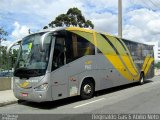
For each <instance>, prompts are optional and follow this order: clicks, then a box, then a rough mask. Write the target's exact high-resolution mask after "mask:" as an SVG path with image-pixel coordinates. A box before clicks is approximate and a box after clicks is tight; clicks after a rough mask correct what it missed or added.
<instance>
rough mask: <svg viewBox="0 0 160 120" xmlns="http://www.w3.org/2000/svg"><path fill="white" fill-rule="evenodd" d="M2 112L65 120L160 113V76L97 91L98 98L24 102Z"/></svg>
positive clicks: (0, 108)
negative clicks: (53, 115)
mask: <svg viewBox="0 0 160 120" xmlns="http://www.w3.org/2000/svg"><path fill="white" fill-rule="evenodd" d="M0 113H2V114H4V113H5V114H6V113H8V114H43V116H45V115H44V114H65V118H66V119H67V118H68V119H69V117H67V115H66V114H108V113H116V114H117V113H142V114H143V113H158V114H160V76H156V77H154V78H153V79H151V80H147V83H145V84H144V85H137V84H130V85H125V86H121V87H116V88H112V89H107V90H103V91H100V92H97V93H96V96H95V97H94V98H92V99H89V100H83V101H82V100H80V99H79V97H73V98H67V99H63V100H59V101H54V102H46V103H33V102H21V103H15V104H12V105H7V106H3V107H0ZM41 116H42V115H41ZM28 117H29V116H28ZM28 117H27V118H28ZM30 117H32V116H30ZM59 117H60V119H62V117H64V115H62V116H59V115H58V116H57V118H59ZM80 117H81V116H80ZM24 118H25V117H24ZM48 118H49V116H48Z"/></svg>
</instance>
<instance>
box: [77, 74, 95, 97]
mask: <svg viewBox="0 0 160 120" xmlns="http://www.w3.org/2000/svg"><path fill="white" fill-rule="evenodd" d="M94 92H95V80H94V79H93V78H92V77H87V78H84V79H83V80H82V83H81V86H80V96H81V98H82V99H90V98H92V97H93V95H94Z"/></svg>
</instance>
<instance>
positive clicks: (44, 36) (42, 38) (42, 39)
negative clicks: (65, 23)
mask: <svg viewBox="0 0 160 120" xmlns="http://www.w3.org/2000/svg"><path fill="white" fill-rule="evenodd" d="M53 32H54V31H51V32H47V33H45V34H44V35H42V37H41V46H40V47H41V52H44V41H45V38H46V37H47V36H48V35H49V34H50V33H53Z"/></svg>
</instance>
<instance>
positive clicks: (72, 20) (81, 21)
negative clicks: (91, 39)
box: [43, 7, 94, 29]
mask: <svg viewBox="0 0 160 120" xmlns="http://www.w3.org/2000/svg"><path fill="white" fill-rule="evenodd" d="M69 26H77V27H85V28H89V27H90V28H92V29H93V28H94V25H93V23H92V21H90V20H86V19H85V17H84V16H83V15H82V12H81V11H80V10H79V9H78V8H75V7H74V8H70V9H69V10H68V11H67V13H66V14H60V15H58V16H57V17H56V18H55V20H53V21H52V22H51V23H49V24H48V26H45V27H44V28H43V29H47V28H48V27H51V28H54V27H69Z"/></svg>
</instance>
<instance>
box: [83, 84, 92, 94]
mask: <svg viewBox="0 0 160 120" xmlns="http://www.w3.org/2000/svg"><path fill="white" fill-rule="evenodd" d="M91 91H92V87H91V86H90V85H88V84H87V85H85V86H84V93H85V94H90V93H91Z"/></svg>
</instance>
